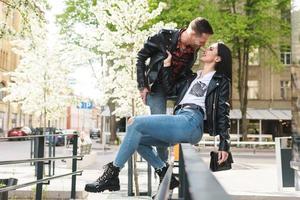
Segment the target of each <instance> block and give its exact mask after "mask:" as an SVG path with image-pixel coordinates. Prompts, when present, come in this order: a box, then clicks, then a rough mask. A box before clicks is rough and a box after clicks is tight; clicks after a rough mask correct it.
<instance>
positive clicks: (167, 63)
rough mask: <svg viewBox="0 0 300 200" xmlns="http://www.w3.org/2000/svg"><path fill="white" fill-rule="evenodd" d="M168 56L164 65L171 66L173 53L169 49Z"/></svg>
mask: <svg viewBox="0 0 300 200" xmlns="http://www.w3.org/2000/svg"><path fill="white" fill-rule="evenodd" d="M167 54H168V57H167V58H166V59H165V60H164V67H170V66H171V61H172V54H171V53H170V52H169V51H167Z"/></svg>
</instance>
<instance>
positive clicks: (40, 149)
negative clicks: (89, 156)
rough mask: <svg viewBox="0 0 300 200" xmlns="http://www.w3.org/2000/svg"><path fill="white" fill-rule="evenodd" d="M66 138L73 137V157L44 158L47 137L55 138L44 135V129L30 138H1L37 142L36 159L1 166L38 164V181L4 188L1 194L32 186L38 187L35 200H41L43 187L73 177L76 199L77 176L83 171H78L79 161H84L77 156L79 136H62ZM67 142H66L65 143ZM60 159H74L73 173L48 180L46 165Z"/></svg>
mask: <svg viewBox="0 0 300 200" xmlns="http://www.w3.org/2000/svg"><path fill="white" fill-rule="evenodd" d="M61 135H64V136H67V135H73V155H72V156H61V157H55V154H54V156H53V157H48V158H44V150H45V137H55V136H54V135H53V136H51V135H50V136H49V135H44V134H43V129H42V128H38V129H36V134H35V135H30V136H20V137H0V141H1V140H8V139H29V138H30V139H35V140H36V142H35V143H34V144H35V145H37V146H36V147H35V148H34V150H35V151H36V152H35V155H36V158H32V159H22V160H6V161H0V165H10V164H20V163H32V162H34V163H36V176H37V180H36V181H31V182H27V183H23V184H18V185H13V186H9V187H2V188H0V193H2V192H8V191H11V190H16V189H19V188H24V187H27V186H30V185H36V194H35V199H37V200H40V199H42V195H43V185H44V184H50V180H53V179H58V178H62V177H65V176H72V181H71V195H70V196H71V199H75V198H76V176H77V175H81V174H82V172H83V171H82V170H77V160H82V159H83V155H80V156H78V155H77V146H78V134H77V133H76V134H61ZM65 142H66V141H65ZM49 145H50V144H49ZM59 159H72V172H71V173H65V174H60V175H56V176H50V177H48V178H44V177H43V174H44V165H46V164H48V165H49V163H50V162H51V161H54V160H59Z"/></svg>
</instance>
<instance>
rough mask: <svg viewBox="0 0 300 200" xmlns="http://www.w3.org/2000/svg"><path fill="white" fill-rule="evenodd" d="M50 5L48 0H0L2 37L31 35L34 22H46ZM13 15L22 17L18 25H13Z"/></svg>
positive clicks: (0, 29)
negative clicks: (46, 12) (46, 13)
mask: <svg viewBox="0 0 300 200" xmlns="http://www.w3.org/2000/svg"><path fill="white" fill-rule="evenodd" d="M48 7H49V5H48V2H47V0H26V1H24V0H8V1H7V0H0V8H1V12H2V14H1V15H0V38H3V37H8V38H11V37H15V36H25V35H26V36H30V35H31V34H32V31H33V29H34V28H33V24H35V23H36V22H38V23H39V24H43V23H45V10H46V9H47V8H48ZM11 16H13V18H15V17H19V18H20V25H19V26H18V27H14V26H11V24H10V23H11V21H12V20H11ZM13 20H15V19H13ZM16 28H17V29H18V30H16Z"/></svg>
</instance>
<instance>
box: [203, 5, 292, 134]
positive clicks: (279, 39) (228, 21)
mask: <svg viewBox="0 0 300 200" xmlns="http://www.w3.org/2000/svg"><path fill="white" fill-rule="evenodd" d="M289 8H290V1H289V0H226V1H219V0H216V1H207V0H204V1H202V4H201V7H200V10H201V11H200V12H201V13H202V14H203V16H204V17H206V18H208V19H209V21H210V22H211V23H212V25H213V27H214V31H215V35H214V38H215V40H217V39H221V40H222V41H224V42H226V43H228V44H230V45H231V46H232V52H233V58H234V59H235V62H234V63H235V64H236V68H237V76H236V77H233V81H234V82H235V81H236V82H237V90H238V94H239V101H240V109H241V112H242V123H241V127H242V128H241V131H242V134H243V139H246V138H247V120H246V111H247V105H248V96H247V92H248V86H247V83H248V67H249V60H250V57H249V55H250V53H251V52H253V51H254V50H255V49H259V54H260V57H261V58H263V59H264V62H267V63H265V64H266V66H269V67H271V68H273V69H275V70H280V69H281V68H282V64H281V62H280V51H279V48H280V46H282V45H289V44H290V22H289V17H288V16H289V14H287V13H289V12H287V11H289ZM286 14H287V16H285V15H286Z"/></svg>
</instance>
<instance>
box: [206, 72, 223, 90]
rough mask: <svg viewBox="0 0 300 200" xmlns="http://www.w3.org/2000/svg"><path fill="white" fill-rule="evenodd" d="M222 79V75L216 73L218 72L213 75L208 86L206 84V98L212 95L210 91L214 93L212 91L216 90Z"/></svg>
mask: <svg viewBox="0 0 300 200" xmlns="http://www.w3.org/2000/svg"><path fill="white" fill-rule="evenodd" d="M222 77H223V75H222V74H220V73H218V72H216V73H215V74H214V75H213V77H212V79H211V81H210V82H209V84H208V88H207V93H206V95H207V96H208V95H209V94H210V93H212V91H214V89H216V87H218V86H219V84H220V79H222Z"/></svg>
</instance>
